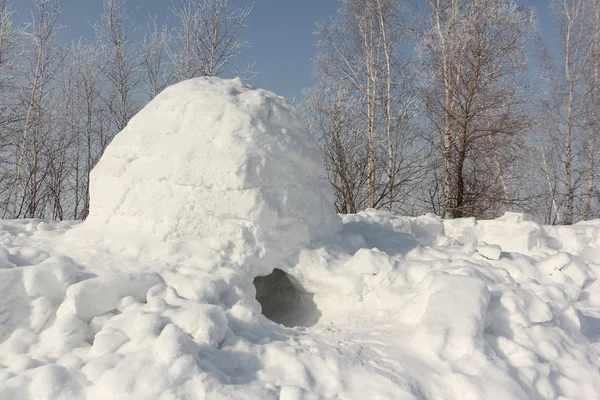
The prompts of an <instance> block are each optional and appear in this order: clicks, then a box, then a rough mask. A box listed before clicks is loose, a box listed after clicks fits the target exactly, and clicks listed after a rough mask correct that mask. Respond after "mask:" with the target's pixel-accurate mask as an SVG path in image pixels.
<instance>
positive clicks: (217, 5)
mask: <svg viewBox="0 0 600 400" xmlns="http://www.w3.org/2000/svg"><path fill="white" fill-rule="evenodd" d="M251 11H252V5H250V6H248V7H243V8H234V7H233V5H232V4H231V1H230V0H181V3H180V4H179V6H177V7H175V8H174V10H173V13H174V15H175V17H176V19H177V24H178V25H177V27H176V28H175V30H174V32H173V33H172V35H171V37H170V41H169V46H168V55H169V58H170V59H171V62H172V66H173V71H172V73H171V78H170V79H171V81H172V82H178V81H182V80H185V79H191V78H195V77H199V76H221V75H222V74H224V73H227V72H230V71H231V70H232V69H235V68H236V67H237V66H236V65H235V62H236V61H237V60H238V59H240V58H241V57H242V56H243V51H244V48H246V47H248V46H249V45H248V42H246V41H245V40H244V39H243V32H244V29H245V28H246V21H247V19H248V17H249V16H250V12H251Z"/></svg>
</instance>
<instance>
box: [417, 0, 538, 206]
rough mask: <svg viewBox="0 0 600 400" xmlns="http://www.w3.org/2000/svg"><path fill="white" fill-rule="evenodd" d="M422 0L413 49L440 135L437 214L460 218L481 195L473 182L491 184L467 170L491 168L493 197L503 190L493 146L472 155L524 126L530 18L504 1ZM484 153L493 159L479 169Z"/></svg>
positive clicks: (507, 1) (515, 132)
mask: <svg viewBox="0 0 600 400" xmlns="http://www.w3.org/2000/svg"><path fill="white" fill-rule="evenodd" d="M428 5H429V11H428V12H427V15H428V19H427V21H426V25H425V27H426V28H425V30H424V31H423V32H422V34H421V39H420V43H419V49H418V51H419V55H420V57H421V59H422V62H423V64H421V66H424V67H425V68H423V70H424V71H425V72H426V74H424V75H423V77H422V78H423V81H424V82H425V85H424V95H425V102H426V105H427V109H428V112H429V116H430V119H431V121H432V123H433V126H434V127H436V128H437V129H438V130H439V132H440V133H441V138H442V141H441V142H442V153H443V158H444V197H445V207H444V208H445V211H444V214H445V216H447V217H462V216H463V215H465V214H471V213H472V212H473V211H474V210H473V207H472V206H473V205H474V204H476V203H478V202H479V199H480V197H481V196H482V195H483V192H482V190H483V189H484V188H482V187H481V186H480V185H481V184H482V183H483V182H488V183H490V184H491V183H494V180H492V179H482V177H481V176H477V175H473V173H475V172H477V173H486V171H490V170H491V171H494V170H495V171H496V173H499V176H497V178H498V179H496V180H495V181H496V182H498V181H499V182H500V183H501V188H500V189H501V193H502V192H505V193H504V194H500V196H498V197H499V198H505V197H507V196H506V192H508V188H507V187H506V185H505V184H504V185H502V181H503V180H504V179H503V174H502V168H503V167H502V165H501V163H499V158H495V157H497V156H498V155H499V153H496V154H495V155H492V154H489V153H488V154H487V156H486V157H479V158H477V157H475V155H476V152H477V151H478V150H477V149H478V147H485V148H487V149H488V150H490V151H494V149H495V146H494V144H495V143H496V144H497V143H502V142H503V140H500V139H499V138H495V137H497V136H499V135H503V136H514V135H519V134H522V133H524V132H525V130H526V128H527V127H528V123H527V120H528V118H527V115H526V113H525V108H524V104H525V101H524V87H525V86H524V83H523V82H524V78H525V72H526V66H527V57H526V51H525V44H526V39H527V38H528V37H529V35H530V33H532V29H533V28H534V27H535V19H534V16H533V14H532V13H531V12H530V11H529V10H528V9H525V8H523V7H519V6H517V5H516V4H515V3H514V2H513V1H512V0H502V1H495V0H494V1H492V0H428ZM489 156H492V157H491V158H492V159H494V158H495V161H494V162H493V163H492V165H490V167H491V168H485V169H482V168H479V167H478V165H479V163H481V162H487V158H489ZM468 168H471V170H472V172H473V173H471V174H470V175H469V176H467V175H466V174H465V173H466V171H467V169H468ZM502 186H504V187H502ZM496 187H497V186H496V185H493V186H489V187H488V189H489V190H495V188H496ZM495 196H496V195H494V197H495ZM486 197H487V198H491V197H492V196H489V195H486ZM505 201H506V200H505Z"/></svg>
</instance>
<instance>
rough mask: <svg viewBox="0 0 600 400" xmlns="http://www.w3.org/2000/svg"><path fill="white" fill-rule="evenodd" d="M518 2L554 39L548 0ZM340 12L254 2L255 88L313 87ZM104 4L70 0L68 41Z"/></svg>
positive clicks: (151, 11) (286, 0)
mask: <svg viewBox="0 0 600 400" xmlns="http://www.w3.org/2000/svg"><path fill="white" fill-rule="evenodd" d="M171 2H172V0H126V5H127V8H128V9H129V11H130V12H131V15H132V22H134V23H136V24H138V25H140V24H144V25H145V24H146V23H147V21H148V19H149V17H148V16H149V15H159V16H161V18H167V17H170V16H171V13H170V11H169V8H170V4H171ZM232 2H233V4H234V5H236V6H245V5H248V4H251V3H252V1H249V0H232ZM517 2H518V3H520V4H526V5H533V6H536V7H537V8H538V15H539V18H540V27H541V30H542V34H543V35H545V36H548V35H551V34H552V31H553V26H552V25H553V21H552V19H551V18H550V16H549V14H550V13H549V9H548V5H549V4H550V0H520V1H517ZM29 4H30V1H29V0H14V6H15V8H16V9H17V11H18V12H19V14H20V17H21V18H24V17H26V16H28V15H29V10H30V5H29ZM337 8H338V1H337V0H256V1H255V2H254V8H253V11H252V15H251V19H250V21H249V24H250V25H249V27H248V30H247V39H248V41H249V42H250V43H251V44H252V47H251V48H250V49H248V61H256V65H255V70H256V71H257V72H258V73H259V76H258V77H257V78H256V79H255V82H254V84H255V85H257V86H261V87H265V88H267V89H270V90H273V91H275V92H276V93H278V94H280V95H283V96H286V97H288V98H290V99H291V98H293V97H294V95H298V96H299V95H300V94H301V92H302V88H304V87H307V86H310V85H311V84H312V80H311V72H312V57H313V56H314V54H315V51H316V46H315V44H316V41H317V37H316V36H315V35H313V31H314V29H315V25H316V23H317V22H318V21H327V20H328V19H329V18H330V17H331V15H333V14H334V13H335V11H336V10H337ZM101 9H102V0H66V11H65V14H64V19H63V24H64V25H65V28H64V30H63V31H62V33H61V36H62V39H64V40H71V39H73V40H75V39H78V38H79V37H82V36H84V37H86V36H87V37H90V36H91V35H93V31H92V28H91V26H90V23H91V22H94V21H96V20H97V19H98V16H99V15H100V12H101Z"/></svg>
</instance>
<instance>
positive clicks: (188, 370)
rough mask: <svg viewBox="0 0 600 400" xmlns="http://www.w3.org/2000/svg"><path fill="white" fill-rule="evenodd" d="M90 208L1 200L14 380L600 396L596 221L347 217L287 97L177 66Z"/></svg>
mask: <svg viewBox="0 0 600 400" xmlns="http://www.w3.org/2000/svg"><path fill="white" fill-rule="evenodd" d="M92 178H93V186H92V209H91V212H90V218H89V219H88V220H87V221H85V222H84V223H68V222H62V223H51V222H45V221H34V220H29V221H0V399H2V400H4V399H11V400H12V399H17V400H18V399H23V400H25V399H53V400H55V399H103V400H104V399H108V398H110V399H161V400H163V399H164V400H166V399H283V400H291V399H357V400H358V399H360V400H363V399H375V398H377V399H456V400H459V399H460V400H463V399H473V400H475V399H477V400H479V399H486V400H487V399H498V400H506V399H563V400H566V399H585V400H587V399H590V400H591V399H597V398H600V370H599V366H600V352H599V351H600V284H599V283H598V281H597V280H596V275H597V274H599V273H600V266H599V265H598V264H599V263H600V240H599V239H600V221H592V222H588V223H585V224H577V225H575V226H572V227H545V226H540V225H538V224H535V223H534V222H532V221H530V220H528V218H527V217H526V216H524V215H520V214H507V215H505V216H504V217H503V218H500V219H497V220H493V221H476V220H473V219H461V220H455V221H442V220H441V219H439V218H437V217H436V216H434V215H426V216H422V217H418V218H408V217H401V216H397V215H392V214H389V213H386V212H379V211H374V210H367V211H365V212H362V213H360V214H357V215H347V216H343V217H339V216H337V215H335V214H333V212H332V211H331V209H332V205H331V189H329V187H328V185H327V183H326V181H325V179H324V170H323V166H322V163H321V161H320V158H319V155H318V152H317V150H316V146H315V143H314V139H313V138H312V137H311V136H310V134H309V133H308V132H306V130H305V129H304V128H303V127H302V126H301V124H300V123H299V122H298V120H297V119H296V117H295V116H294V112H293V111H292V109H291V107H290V106H289V105H288V104H287V103H286V102H285V100H283V99H281V98H279V97H277V96H275V95H274V94H272V93H270V92H267V91H263V90H253V89H250V88H249V87H247V86H245V85H244V84H243V83H241V82H240V81H239V80H231V81H224V80H218V79H198V80H192V81H188V82H184V83H182V84H179V85H176V86H174V87H171V88H169V89H167V90H166V91H165V92H164V93H163V94H161V95H160V96H158V97H157V98H156V99H155V101H153V102H152V103H151V104H150V105H149V106H148V107H147V108H146V109H144V110H143V111H142V112H140V113H139V114H138V115H137V116H136V118H135V119H134V120H132V122H131V124H130V125H129V126H128V127H127V128H126V129H125V130H124V131H123V132H121V133H120V134H119V135H118V136H117V138H116V139H115V140H114V141H113V143H112V144H111V145H110V146H109V148H108V149H107V152H106V155H105V157H104V158H103V159H102V160H101V162H100V163H99V164H98V167H97V168H96V169H95V170H94V174H93V177H92Z"/></svg>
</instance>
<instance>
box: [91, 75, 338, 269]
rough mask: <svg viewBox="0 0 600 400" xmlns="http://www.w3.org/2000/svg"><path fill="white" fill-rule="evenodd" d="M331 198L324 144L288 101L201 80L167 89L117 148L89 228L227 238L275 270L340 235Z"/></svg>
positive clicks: (94, 196)
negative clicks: (321, 146) (290, 257)
mask: <svg viewBox="0 0 600 400" xmlns="http://www.w3.org/2000/svg"><path fill="white" fill-rule="evenodd" d="M332 197H333V195H332V189H331V187H330V185H329V183H328V182H327V180H326V177H325V171H324V167H323V160H322V158H321V156H320V154H319V151H318V148H317V145H316V140H315V139H314V137H313V136H312V135H311V134H310V133H309V132H308V131H307V130H306V129H305V127H304V126H303V124H302V123H301V122H300V121H299V119H298V117H297V116H296V115H295V112H294V110H293V107H292V106H291V105H290V104H289V103H288V102H287V101H286V100H285V99H284V98H282V97H279V96H277V95H275V94H273V93H271V92H269V91H267V90H263V89H252V88H251V87H249V86H247V85H246V84H244V83H243V82H242V81H241V80H240V79H232V80H224V79H219V78H214V77H207V78H197V79H192V80H188V81H184V82H181V83H179V84H176V85H174V86H171V87H169V88H167V89H166V90H165V91H164V92H163V93H161V94H160V95H159V96H157V97H156V98H155V99H154V100H153V101H151V102H150V103H149V104H148V105H147V106H146V107H145V108H144V109H143V110H141V111H140V112H139V113H138V114H137V115H136V116H135V117H134V118H133V119H132V120H131V121H130V123H129V124H128V125H127V127H126V128H125V129H124V130H123V131H122V132H120V133H119V134H118V135H117V136H116V137H115V138H114V140H113V141H112V142H111V143H110V145H109V146H108V147H107V149H106V152H105V153H104V155H103V157H102V159H101V160H100V162H99V163H98V165H97V166H96V167H95V168H94V170H93V171H92V174H91V183H90V198H91V205H90V212H89V216H88V218H87V220H86V222H85V224H86V226H87V227H94V228H101V227H109V228H110V229H111V230H112V231H116V230H118V231H120V232H122V233H123V232H124V234H125V235H140V234H144V235H150V236H152V237H155V238H157V239H158V240H160V241H169V240H177V239H185V240H196V239H201V238H207V237H220V238H226V239H228V240H231V241H232V242H234V243H235V244H236V246H237V248H239V249H241V248H245V249H246V250H247V249H249V248H250V249H252V251H251V252H252V253H253V255H254V256H256V257H257V258H258V259H260V260H268V261H269V262H270V263H275V264H276V263H277V261H276V260H278V259H282V258H284V257H286V256H288V255H289V254H291V253H293V252H294V251H296V250H298V249H300V248H302V247H305V246H307V245H309V244H310V243H311V242H314V241H316V240H319V239H321V238H323V237H324V236H328V235H331V234H334V233H335V232H337V231H339V227H340V221H339V217H338V216H337V215H336V214H335V212H334V207H333V198H332ZM121 237H123V234H122V235H121ZM276 266H277V265H273V266H272V267H276Z"/></svg>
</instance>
